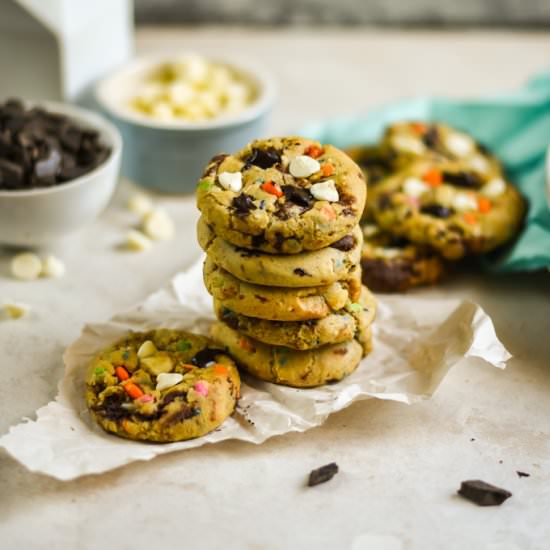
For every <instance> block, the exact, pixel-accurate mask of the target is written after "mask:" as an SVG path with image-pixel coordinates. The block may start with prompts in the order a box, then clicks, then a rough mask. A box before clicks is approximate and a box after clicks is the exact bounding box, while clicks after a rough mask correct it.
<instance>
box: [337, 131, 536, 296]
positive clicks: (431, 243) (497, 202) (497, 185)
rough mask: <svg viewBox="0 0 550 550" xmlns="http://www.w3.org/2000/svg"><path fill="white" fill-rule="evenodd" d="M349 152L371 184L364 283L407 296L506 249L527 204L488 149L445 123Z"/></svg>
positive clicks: (385, 137)
mask: <svg viewBox="0 0 550 550" xmlns="http://www.w3.org/2000/svg"><path fill="white" fill-rule="evenodd" d="M347 153H348V154H349V155H350V156H351V157H352V158H353V159H354V160H355V161H356V162H357V163H358V164H359V165H360V166H361V168H362V169H363V170H364V172H365V174H366V176H367V177H368V181H369V200H368V202H367V208H366V210H365V213H364V216H363V220H362V222H361V226H362V229H363V236H364V245H363V258H362V267H363V282H364V283H365V284H368V285H369V287H370V288H372V289H373V290H376V291H386V292H395V291H403V290H406V289H408V288H410V287H412V286H418V285H422V284H429V283H433V282H435V281H437V280H438V279H439V278H440V277H441V276H442V275H443V274H444V273H445V272H447V271H448V268H449V266H450V264H451V262H456V261H457V260H460V259H461V258H463V257H465V256H472V255H479V254H484V253H486V252H490V251H492V250H495V249H497V248H498V247H500V246H502V245H504V244H505V243H507V242H509V241H510V240H511V239H513V238H514V236H515V235H517V233H518V232H519V230H520V228H521V223H522V220H523V216H524V214H525V201H524V199H523V198H522V197H521V195H520V193H519V192H518V190H517V189H516V188H515V186H514V185H513V184H512V183H510V182H509V181H508V180H507V179H506V176H505V174H504V171H503V168H502V166H501V164H500V162H499V161H498V159H496V158H495V156H494V155H492V154H491V153H490V152H489V151H488V150H487V148H486V147H484V146H483V145H481V144H480V143H477V142H476V141H475V140H474V139H473V138H472V137H471V136H469V135H467V134H465V133H464V132H461V131H459V130H456V129H454V128H451V127H450V126H447V125H444V124H438V123H424V122H398V123H395V124H392V125H391V126H389V127H388V128H387V129H386V132H385V133H384V135H383V137H382V139H381V140H380V142H379V143H377V144H376V145H370V146H359V147H355V148H352V149H349V150H348V151H347Z"/></svg>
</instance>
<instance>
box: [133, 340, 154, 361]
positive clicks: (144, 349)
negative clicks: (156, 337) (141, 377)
mask: <svg viewBox="0 0 550 550" xmlns="http://www.w3.org/2000/svg"><path fill="white" fill-rule="evenodd" d="M156 352H157V347H156V346H155V344H154V343H153V342H152V341H151V340H145V342H143V344H141V346H139V349H138V351H137V356H138V357H139V358H140V359H145V357H151V355H155V353H156Z"/></svg>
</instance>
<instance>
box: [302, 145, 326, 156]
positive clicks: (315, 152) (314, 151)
mask: <svg viewBox="0 0 550 550" xmlns="http://www.w3.org/2000/svg"><path fill="white" fill-rule="evenodd" d="M323 153H324V151H323V149H322V147H319V146H318V145H310V146H309V147H308V148H307V149H306V150H305V154H306V155H308V156H310V157H311V158H312V159H316V158H318V157H320V156H321V155H322V154H323Z"/></svg>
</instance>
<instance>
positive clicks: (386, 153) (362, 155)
mask: <svg viewBox="0 0 550 550" xmlns="http://www.w3.org/2000/svg"><path fill="white" fill-rule="evenodd" d="M345 153H346V154H347V155H348V156H349V157H350V158H351V159H352V160H353V161H354V162H355V163H356V164H357V165H358V166H359V168H361V170H362V171H363V175H364V176H365V181H368V184H369V187H370V186H372V185H376V184H377V183H378V182H379V181H382V180H384V179H385V178H387V177H388V176H390V175H391V174H392V173H393V172H394V171H395V170H397V169H398V168H399V153H397V152H396V151H394V149H393V148H392V147H389V146H387V145H357V146H355V147H350V148H349V149H346V150H345Z"/></svg>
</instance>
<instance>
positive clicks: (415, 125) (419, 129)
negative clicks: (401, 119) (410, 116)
mask: <svg viewBox="0 0 550 550" xmlns="http://www.w3.org/2000/svg"><path fill="white" fill-rule="evenodd" d="M411 130H412V131H413V132H414V133H416V134H420V135H422V134H425V133H426V132H427V131H428V126H426V124H424V123H423V122H411Z"/></svg>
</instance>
